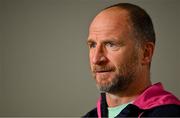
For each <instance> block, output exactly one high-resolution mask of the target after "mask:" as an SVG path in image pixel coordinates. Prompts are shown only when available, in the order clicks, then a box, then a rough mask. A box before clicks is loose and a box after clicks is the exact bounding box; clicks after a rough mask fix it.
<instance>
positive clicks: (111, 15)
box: [89, 8, 131, 38]
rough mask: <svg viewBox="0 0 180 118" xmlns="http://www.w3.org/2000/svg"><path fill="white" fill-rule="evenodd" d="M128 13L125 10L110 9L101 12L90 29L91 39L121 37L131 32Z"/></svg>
mask: <svg viewBox="0 0 180 118" xmlns="http://www.w3.org/2000/svg"><path fill="white" fill-rule="evenodd" d="M130 28H131V27H130V23H129V16H128V12H127V11H126V10H124V9H119V8H110V9H106V10H104V11H102V12H100V13H99V14H98V15H97V16H96V17H95V18H94V20H93V21H92V23H91V25H90V28H89V36H90V37H89V38H91V37H94V36H96V37H97V36H98V37H101V36H103V37H104V36H108V37H110V35H112V37H113V36H116V37H119V36H121V35H126V34H128V33H129V32H130V30H131V29H130Z"/></svg>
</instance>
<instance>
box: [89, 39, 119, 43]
mask: <svg viewBox="0 0 180 118" xmlns="http://www.w3.org/2000/svg"><path fill="white" fill-rule="evenodd" d="M94 42H96V41H94V40H93V39H88V40H87V44H89V43H94ZM109 42H116V43H122V42H123V40H122V41H117V39H114V38H112V39H106V40H104V41H102V43H109Z"/></svg>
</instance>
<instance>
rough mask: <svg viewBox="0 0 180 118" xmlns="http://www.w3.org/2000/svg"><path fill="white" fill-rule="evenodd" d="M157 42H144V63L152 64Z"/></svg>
mask: <svg viewBox="0 0 180 118" xmlns="http://www.w3.org/2000/svg"><path fill="white" fill-rule="evenodd" d="M154 48H155V44H154V43H152V42H145V43H144V44H143V58H142V64H143V65H146V64H150V63H151V60H152V56H153V53H154Z"/></svg>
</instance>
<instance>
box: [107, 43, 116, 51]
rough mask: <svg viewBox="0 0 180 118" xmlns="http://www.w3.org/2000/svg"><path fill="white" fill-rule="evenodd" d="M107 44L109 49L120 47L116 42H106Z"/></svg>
mask: <svg viewBox="0 0 180 118" xmlns="http://www.w3.org/2000/svg"><path fill="white" fill-rule="evenodd" d="M105 46H106V47H107V49H110V50H117V49H119V46H118V44H116V43H114V42H107V43H106V44H105Z"/></svg>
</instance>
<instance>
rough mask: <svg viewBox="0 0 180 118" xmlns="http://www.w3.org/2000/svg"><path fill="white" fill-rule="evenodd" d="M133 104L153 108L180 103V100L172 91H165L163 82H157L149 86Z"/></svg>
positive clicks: (142, 107)
mask: <svg viewBox="0 0 180 118" xmlns="http://www.w3.org/2000/svg"><path fill="white" fill-rule="evenodd" d="M133 104H134V105H136V106H138V107H139V108H141V109H151V108H153V107H157V106H160V105H167V104H177V105H180V101H179V100H178V98H176V97H175V96H174V95H172V94H171V93H170V92H167V91H165V90H164V89H163V86H162V84H161V83H156V84H154V85H151V86H150V87H149V88H147V89H146V90H145V91H144V92H143V93H142V94H141V95H140V96H139V97H138V98H137V99H136V100H135V101H134V102H133Z"/></svg>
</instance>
